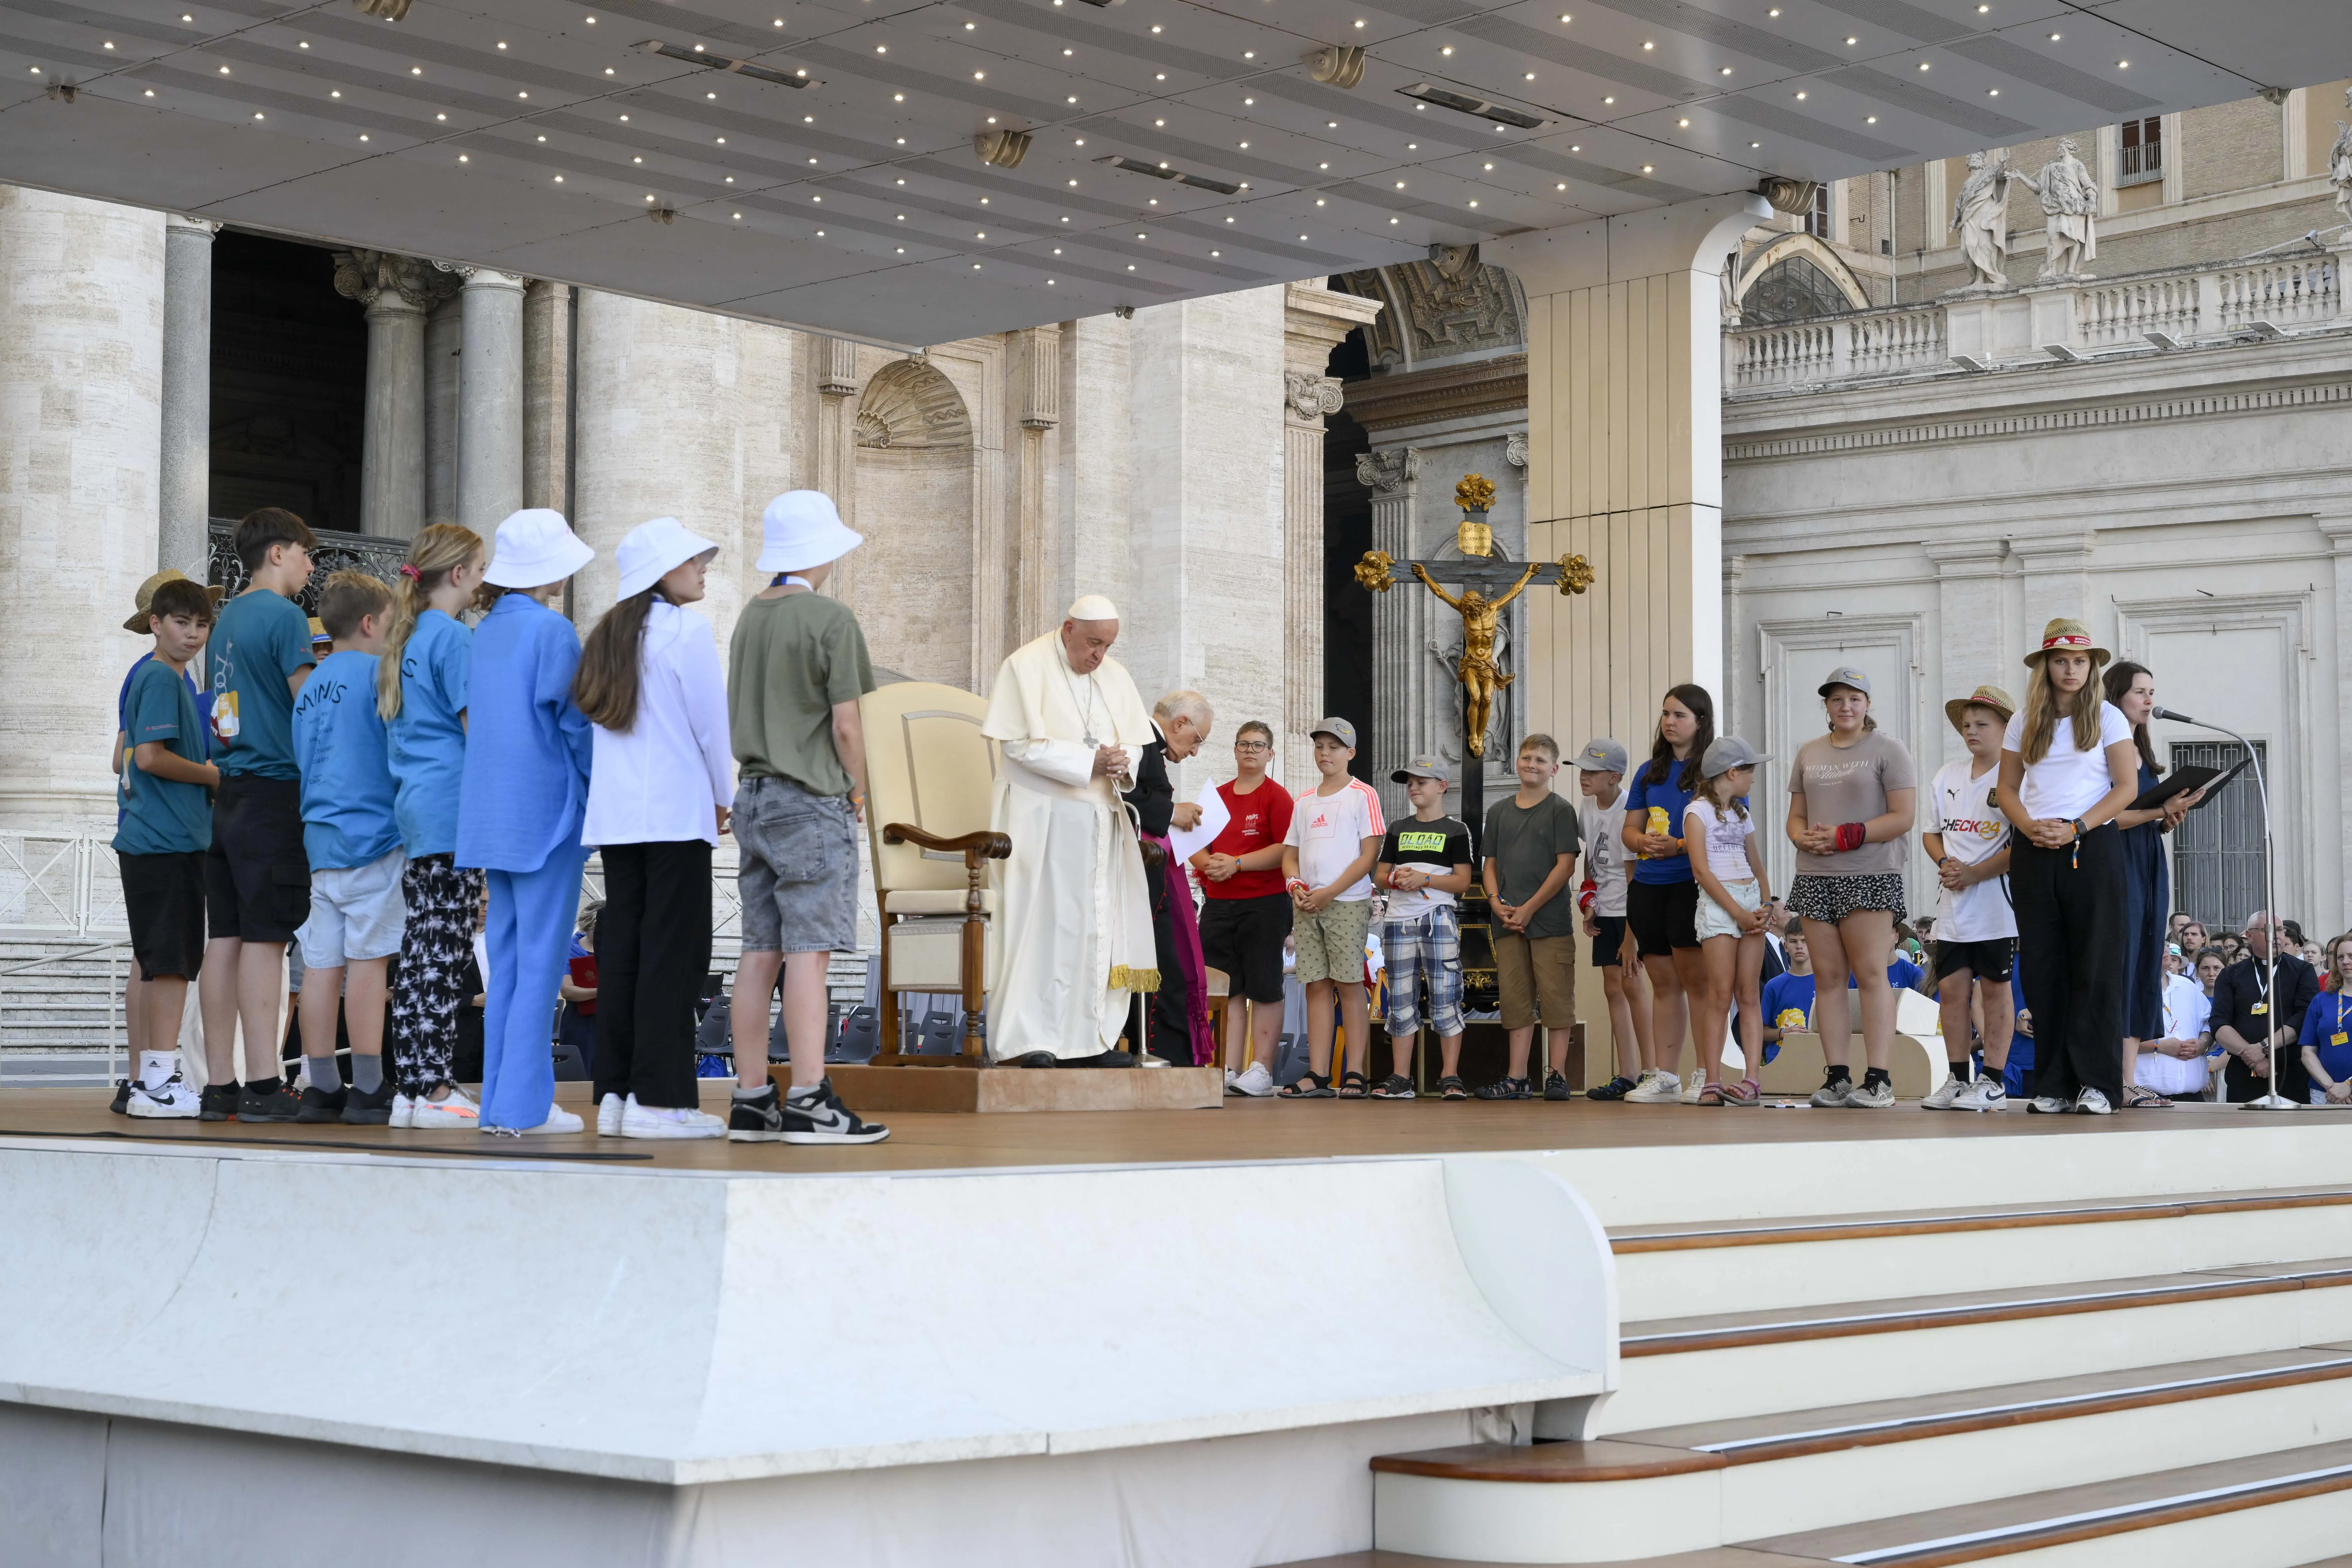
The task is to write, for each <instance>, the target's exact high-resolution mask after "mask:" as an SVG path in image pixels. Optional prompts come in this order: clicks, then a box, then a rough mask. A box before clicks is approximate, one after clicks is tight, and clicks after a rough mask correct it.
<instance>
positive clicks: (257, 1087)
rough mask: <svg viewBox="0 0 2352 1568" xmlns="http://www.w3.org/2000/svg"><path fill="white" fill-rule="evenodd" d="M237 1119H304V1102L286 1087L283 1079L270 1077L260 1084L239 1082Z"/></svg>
mask: <svg viewBox="0 0 2352 1568" xmlns="http://www.w3.org/2000/svg"><path fill="white" fill-rule="evenodd" d="M236 1119H237V1120H238V1121H300V1120H301V1119H302V1102H301V1101H300V1100H298V1099H296V1098H295V1096H294V1091H293V1090H292V1089H288V1088H287V1087H286V1080H285V1079H276V1078H273V1079H268V1080H267V1081H266V1082H263V1083H259V1084H251V1083H246V1084H239V1085H238V1086H237V1090H236Z"/></svg>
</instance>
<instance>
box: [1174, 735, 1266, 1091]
mask: <svg viewBox="0 0 2352 1568" xmlns="http://www.w3.org/2000/svg"><path fill="white" fill-rule="evenodd" d="M1273 760H1274V731H1272V730H1270V729H1268V728H1266V727H1265V725H1264V724H1262V723H1260V722H1259V721H1256V720H1255V719H1252V720H1250V721H1248V722H1247V723H1244V725H1243V726H1242V727H1241V728H1240V729H1239V730H1238V731H1234V768H1235V769H1236V770H1238V772H1237V774H1236V776H1235V777H1234V780H1233V782H1232V783H1230V784H1219V785H1218V786H1217V794H1218V795H1219V796H1220V797H1221V798H1222V799H1223V801H1224V803H1225V812H1226V816H1227V817H1228V819H1229V820H1227V822H1226V823H1225V827H1224V831H1223V832H1222V833H1220V834H1218V835H1217V837H1215V838H1214V839H1213V841H1211V843H1210V845H1209V847H1207V848H1206V849H1203V850H1202V851H1201V852H1200V853H1198V854H1197V855H1194V856H1193V857H1192V861H1191V865H1192V869H1193V871H1194V873H1195V874H1197V875H1198V876H1199V877H1200V879H1201V890H1202V892H1203V893H1205V894H1206V895H1208V901H1207V902H1206V903H1205V904H1203V905H1202V909H1201V959H1202V963H1206V964H1207V965H1208V966H1209V967H1210V968H1212V969H1221V970H1223V971H1224V973H1225V974H1226V976H1227V978H1228V982H1229V984H1230V985H1231V988H1232V994H1231V995H1230V996H1229V997H1227V999H1226V1001H1225V1032H1224V1033H1225V1085H1226V1088H1227V1089H1230V1090H1231V1091H1232V1092H1234V1093H1235V1094H1251V1095H1267V1094H1272V1093H1273V1092H1274V1090H1275V1083H1274V1047H1275V1039H1276V1036H1277V1035H1279V1034H1280V1033H1281V1031H1282V945H1283V943H1284V942H1287V941H1289V939H1290V895H1289V894H1288V893H1287V892H1286V891H1285V890H1284V889H1283V886H1282V841H1283V839H1284V838H1285V837H1288V835H1289V833H1290V792H1289V791H1288V790H1286V789H1284V788H1283V787H1282V786H1281V785H1280V784H1276V783H1274V782H1273V781H1272V780H1271V779H1268V778H1267V777H1266V776H1265V765H1266V763H1270V762H1272V761H1273ZM1250 1002H1255V1003H1256V1004H1257V1016H1256V1017H1255V1019H1254V1020H1252V1022H1251V1025H1250V1029H1249V1035H1248V1040H1249V1044H1248V1047H1247V1054H1246V1055H1245V1056H1244V1055H1243V1054H1242V1053H1243V1050H1244V1047H1242V1044H1241V1041H1242V1038H1243V1036H1242V1016H1243V1007H1244V1004H1245V1003H1250ZM1236 1058H1240V1060H1241V1061H1242V1062H1243V1064H1244V1070H1236V1068H1234V1061H1235V1059H1236Z"/></svg>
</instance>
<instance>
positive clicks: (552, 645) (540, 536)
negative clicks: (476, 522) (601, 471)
mask: <svg viewBox="0 0 2352 1568" xmlns="http://www.w3.org/2000/svg"><path fill="white" fill-rule="evenodd" d="M492 550H493V553H492V555H491V557H490V564H489V569H488V571H487V572H485V573H484V574H483V593H484V594H485V595H486V596H488V598H489V599H490V600H491V604H490V606H489V613H488V615H486V616H483V617H482V621H481V624H480V625H479V626H477V627H475V629H474V656H473V665H472V668H471V670H470V671H469V673H468V676H467V692H466V702H467V728H466V763H465V772H464V774H463V775H462V777H461V778H460V780H459V782H458V786H457V864H458V865H460V866H478V867H480V868H482V869H483V870H485V871H487V872H488V873H489V877H488V881H489V889H490V924H489V931H488V937H489V942H488V945H489V953H490V973H489V975H488V981H489V990H488V1004H487V1006H486V1007H485V1009H484V1016H483V1020H482V1100H481V1111H480V1120H479V1124H480V1127H481V1130H482V1131H485V1132H497V1133H504V1134H507V1135H509V1136H511V1135H516V1134H520V1133H526V1132H538V1133H559V1132H577V1131H580V1130H581V1128H582V1125H583V1123H582V1122H581V1120H580V1118H579V1117H577V1116H574V1115H573V1114H572V1112H570V1111H568V1110H562V1108H560V1107H559V1106H557V1105H556V1103H555V1060H554V1050H553V1047H552V1043H551V1042H552V1036H551V1026H550V1022H549V1020H551V1018H552V1017H553V1016H554V1015H555V987H556V983H557V981H558V980H560V979H561V978H562V975H563V973H564V967H565V963H566V958H567V952H566V950H567V948H568V946H569V939H570V937H571V934H572V912H573V911H574V910H576V909H577V908H578V907H579V903H580V870H581V868H582V867H583V866H584V865H586V864H587V860H588V851H587V849H586V848H585V847H583V845H582V843H581V839H580V829H581V819H582V817H583V814H584V812H585V809H586V806H587V802H588V772H589V766H590V763H591V760H592V758H593V740H592V739H591V736H590V732H589V724H588V719H587V716H586V715H585V714H583V713H582V712H581V711H580V709H579V705H578V704H576V703H574V702H573V701H572V675H573V673H574V671H575V670H576V669H577V668H578V667H579V664H580V634H579V633H577V632H575V631H573V630H572V623H571V622H570V621H568V620H566V619H564V617H563V616H562V615H561V614H559V613H558V612H557V611H556V610H555V609H553V608H552V607H551V606H552V604H553V602H554V601H555V600H556V599H558V598H559V597H561V596H562V591H563V584H565V583H567V582H569V581H570V580H571V578H572V574H574V573H576V572H578V571H579V570H580V569H581V568H582V567H583V566H585V565H587V564H588V563H589V562H591V561H593V560H594V559H595V557H596V552H594V551H593V550H592V549H590V548H589V547H588V546H587V545H586V544H584V543H583V542H581V541H580V540H579V539H578V538H577V537H576V536H574V535H573V533H572V526H571V524H569V523H567V522H565V521H563V517H562V513H560V512H555V511H551V510H547V509H545V508H543V507H532V508H527V509H526V510H522V511H519V512H516V513H515V514H514V515H513V516H511V517H509V518H508V519H507V520H506V521H504V522H502V523H500V524H499V532H498V538H497V540H496V542H494V544H493V546H492Z"/></svg>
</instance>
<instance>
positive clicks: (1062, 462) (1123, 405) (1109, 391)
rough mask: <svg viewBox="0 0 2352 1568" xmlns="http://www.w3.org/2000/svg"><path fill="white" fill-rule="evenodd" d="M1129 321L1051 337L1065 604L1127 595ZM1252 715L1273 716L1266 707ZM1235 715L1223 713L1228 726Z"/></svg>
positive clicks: (1071, 326) (1092, 323)
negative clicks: (1057, 369)
mask: <svg viewBox="0 0 2352 1568" xmlns="http://www.w3.org/2000/svg"><path fill="white" fill-rule="evenodd" d="M1132 327H1133V322H1131V321H1129V320H1128V319H1126V318H1125V317H1121V316H1117V315H1106V316H1089V317H1087V318H1086V319H1085V320H1084V321H1064V322H1063V323H1062V328H1061V331H1060V333H1059V334H1058V342H1056V344H1055V347H1056V348H1057V350H1058V351H1059V354H1060V358H1061V362H1062V372H1061V374H1062V391H1061V406H1062V424H1061V427H1060V429H1059V430H1058V431H1057V432H1056V434H1057V435H1058V436H1059V437H1060V439H1059V440H1058V441H1057V442H1056V443H1055V454H1054V468H1055V474H1054V510H1055V516H1056V524H1055V542H1056V544H1057V546H1059V547H1060V548H1063V549H1066V550H1067V552H1068V558H1067V559H1068V565H1067V568H1066V574H1065V576H1064V578H1063V580H1062V584H1061V588H1060V589H1058V590H1056V592H1055V597H1057V598H1060V599H1061V600H1062V603H1063V604H1064V605H1067V604H1068V603H1069V602H1070V600H1072V599H1075V598H1076V597H1077V596H1078V595H1080V594H1104V595H1108V596H1109V598H1110V602H1111V603H1112V604H1114V605H1124V604H1126V603H1127V602H1128V600H1129V598H1131V597H1133V595H1132V594H1131V593H1130V592H1129V588H1130V585H1131V584H1132V583H1133V581H1134V577H1133V573H1132V557H1131V555H1130V554H1129V549H1128V543H1129V539H1128V529H1129V516H1128V483H1127V476H1128V463H1129V457H1130V453H1129V440H1130V439H1131V437H1130V434H1129V422H1128V403H1129V396H1130V393H1131V388H1132V384H1133V378H1132V375H1131V374H1130V370H1129V363H1128V353H1127V345H1128V338H1129V332H1130V331H1131V330H1132ZM1065 595H1066V596H1065ZM1255 717H1260V718H1264V719H1265V721H1266V722H1267V723H1269V724H1271V723H1274V722H1275V721H1276V719H1275V716H1274V715H1273V714H1270V713H1268V714H1260V715H1255ZM1239 722H1240V719H1238V718H1230V719H1227V720H1226V721H1225V727H1226V731H1227V733H1228V734H1230V733H1231V731H1232V726H1233V725H1234V724H1237V723H1239Z"/></svg>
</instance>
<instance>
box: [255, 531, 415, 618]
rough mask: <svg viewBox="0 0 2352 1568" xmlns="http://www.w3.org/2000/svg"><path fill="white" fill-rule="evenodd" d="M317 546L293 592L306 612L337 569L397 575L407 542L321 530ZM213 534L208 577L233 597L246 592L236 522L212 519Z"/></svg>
mask: <svg viewBox="0 0 2352 1568" xmlns="http://www.w3.org/2000/svg"><path fill="white" fill-rule="evenodd" d="M318 533H319V548H318V551H317V552H316V553H315V554H313V555H312V556H311V558H310V560H311V572H310V586H309V587H307V588H304V589H303V590H302V592H301V593H300V594H299V595H295V598H296V602H297V603H299V605H301V606H302V611H303V613H304V614H305V615H316V614H317V613H318V609H319V590H320V588H321V587H323V586H325V584H326V581H327V579H328V578H329V577H331V576H333V575H334V574H336V573H338V572H344V571H355V572H364V573H366V574H368V575H369V576H371V577H377V578H381V579H383V581H384V582H386V583H389V582H391V581H392V580H393V578H394V575H395V574H397V572H398V570H399V567H400V563H401V562H402V561H403V560H404V559H405V558H406V557H407V554H408V541H406V540H404V539H379V538H377V537H376V536H374V535H373V534H366V533H337V532H334V531H331V530H329V529H323V528H322V529H320V530H319V531H318ZM211 534H212V566H211V570H210V573H209V580H210V581H211V582H214V583H216V584H219V585H220V586H221V587H222V588H224V589H226V591H227V592H228V594H229V595H232V596H234V595H237V594H241V593H243V592H244V591H245V563H243V562H242V561H239V560H238V559H237V558H236V550H235V549H234V548H233V547H232V541H233V540H234V539H235V538H236V522H235V521H232V520H230V519H227V518H218V517H216V518H214V519H213V520H212V527H211Z"/></svg>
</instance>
